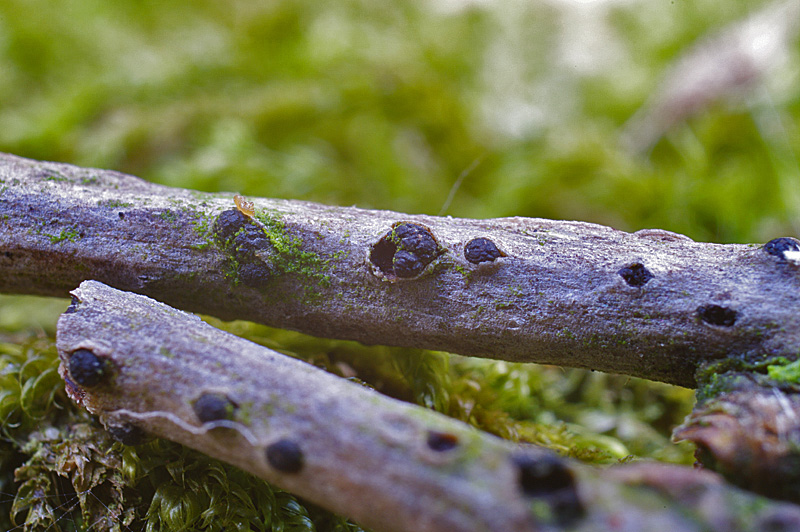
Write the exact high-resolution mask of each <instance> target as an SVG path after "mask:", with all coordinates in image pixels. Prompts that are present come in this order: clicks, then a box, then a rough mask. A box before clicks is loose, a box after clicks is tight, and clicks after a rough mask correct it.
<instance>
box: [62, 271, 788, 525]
mask: <svg viewBox="0 0 800 532" xmlns="http://www.w3.org/2000/svg"><path fill="white" fill-rule="evenodd" d="M73 294H74V296H75V299H74V302H73V305H71V306H70V308H69V309H68V311H67V312H66V313H65V314H64V315H62V317H61V318H60V320H59V323H58V338H57V341H58V349H59V356H60V357H61V362H62V364H61V367H60V372H61V374H62V375H63V376H64V378H65V380H66V381H67V390H68V393H69V394H70V396H71V397H72V398H73V399H75V400H76V401H78V402H79V403H81V404H83V405H84V406H85V407H86V408H87V409H88V410H89V411H90V412H93V413H95V414H97V415H99V416H100V418H101V420H102V421H103V422H104V423H105V424H106V426H107V427H108V428H109V430H110V431H111V433H112V434H113V435H115V436H116V437H117V438H119V439H121V440H122V441H123V442H127V443H135V442H136V440H137V439H138V437H139V436H140V435H141V433H140V430H141V429H144V430H146V431H148V432H151V433H153V434H156V435H158V436H162V437H166V438H169V439H172V440H175V441H178V442H181V443H183V444H185V445H188V446H190V447H193V448H196V449H199V450H201V451H202V452H205V453H207V454H209V455H211V456H214V457H217V458H220V459H222V460H225V461H227V462H230V463H232V464H234V465H237V466H239V467H241V468H243V469H245V470H247V471H250V472H252V473H253V474H255V475H258V476H260V477H262V478H264V479H267V480H268V481H270V482H273V483H275V484H276V485H278V486H281V487H283V488H285V489H288V490H290V491H292V492H294V493H297V494H299V495H301V496H303V497H306V498H308V499H310V500H312V501H316V502H318V503H319V504H321V505H323V506H325V507H327V508H329V509H331V510H333V511H335V512H340V513H343V514H345V515H348V516H350V517H352V518H354V519H355V520H356V521H358V522H360V523H362V524H363V525H366V526H369V527H374V528H375V529H376V530H379V531H408V530H414V531H420V532H426V531H427V532H439V531H441V532H444V531H447V532H454V531H456V532H460V531H464V532H466V531H479V530H492V531H502V532H507V531H510V530H514V531H525V530H531V531H533V530H549V531H553V532H557V531H558V530H571V531H576V532H578V531H586V532H588V531H600V530H669V531H670V532H683V531H696V530H726V531H732V532H735V531H745V530H748V531H760V530H764V529H766V528H768V527H771V528H770V529H780V530H791V529H796V528H797V527H800V508H798V507H796V506H793V505H789V504H782V503H775V502H771V501H768V500H765V499H761V498H759V497H756V496H753V495H749V494H747V493H745V492H742V491H739V490H738V489H735V488H730V487H728V486H726V485H725V484H723V483H722V482H720V479H719V477H717V476H716V475H714V474H712V473H708V472H704V471H697V470H691V469H686V468H680V467H674V466H664V465H659V464H634V465H627V466H617V467H614V468H611V469H608V470H598V469H594V468H591V467H588V466H585V465H580V464H577V463H573V462H571V461H568V460H563V459H560V458H558V457H556V456H554V455H552V454H550V453H548V452H545V451H541V450H538V449H534V448H521V447H518V446H515V445H512V444H510V443H509V442H505V441H503V440H500V439H498V438H495V437H493V436H489V435H487V434H484V433H481V432H478V431H476V430H474V429H472V428H470V427H468V426H467V425H465V424H463V423H460V422H457V421H455V420H452V419H450V418H447V417H446V416H443V415H440V414H437V413H435V412H433V411H430V410H426V409H423V408H421V407H416V406H412V405H409V404H406V403H402V402H399V401H397V400H394V399H389V398H387V397H384V396H382V395H380V394H378V393H376V392H374V391H371V390H369V389H367V388H365V387H363V386H361V385H358V384H355V383H351V382H347V381H345V380H343V379H340V378H337V377H335V376H333V375H331V374H328V373H325V372H324V371H322V370H320V369H318V368H315V367H313V366H311V365H309V364H306V363H304V362H301V361H299V360H295V359H291V358H289V357H286V356H284V355H281V354H279V353H276V352H274V351H270V350H269V349H266V348H263V347H261V346H257V345H255V344H253V343H251V342H248V341H246V340H243V339H241V338H237V337H235V336H232V335H230V334H228V333H224V332H222V331H220V330H218V329H214V328H213V327H211V326H209V325H208V324H206V323H204V322H202V321H200V320H199V319H197V318H196V317H194V316H191V315H189V314H186V313H184V312H181V311H178V310H175V309H172V308H170V307H168V306H166V305H164V304H161V303H158V302H156V301H153V300H151V299H149V298H146V297H142V296H138V295H134V294H129V293H124V292H120V291H118V290H115V289H112V288H109V287H107V286H105V285H103V284H101V283H97V282H92V281H89V282H85V283H83V284H82V285H81V286H80V288H78V289H77V290H75V291H74V292H73ZM631 493H635V496H633V497H631ZM721 501H724V504H721Z"/></svg>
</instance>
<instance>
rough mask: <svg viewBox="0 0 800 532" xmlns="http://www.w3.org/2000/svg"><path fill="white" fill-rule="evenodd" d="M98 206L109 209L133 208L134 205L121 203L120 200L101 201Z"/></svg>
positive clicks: (127, 202) (125, 202)
mask: <svg viewBox="0 0 800 532" xmlns="http://www.w3.org/2000/svg"><path fill="white" fill-rule="evenodd" d="M97 205H98V206H100V207H108V208H109V209H120V208H127V207H133V203H131V202H129V201H119V200H99V201H98V202H97Z"/></svg>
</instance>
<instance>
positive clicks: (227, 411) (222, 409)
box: [192, 393, 236, 423]
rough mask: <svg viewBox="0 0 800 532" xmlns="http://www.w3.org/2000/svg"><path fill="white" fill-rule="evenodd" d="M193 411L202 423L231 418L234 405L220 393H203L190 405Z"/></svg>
mask: <svg viewBox="0 0 800 532" xmlns="http://www.w3.org/2000/svg"><path fill="white" fill-rule="evenodd" d="M192 408H193V409H194V413H195V415H196V416H197V419H199V420H200V421H201V422H203V423H209V422H211V421H220V420H223V419H231V418H232V417H233V413H234V411H235V410H236V405H234V404H233V402H232V401H231V400H230V399H228V398H227V397H225V396H224V395H221V394H216V393H204V394H203V395H201V396H200V397H199V398H198V399H197V400H196V401H195V402H194V405H192Z"/></svg>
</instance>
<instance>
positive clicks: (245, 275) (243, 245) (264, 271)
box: [214, 209, 274, 288]
mask: <svg viewBox="0 0 800 532" xmlns="http://www.w3.org/2000/svg"><path fill="white" fill-rule="evenodd" d="M214 234H215V236H216V239H217V242H218V243H219V245H220V247H222V249H224V250H225V251H226V252H227V253H228V254H229V255H230V258H231V260H230V269H231V270H234V271H236V274H237V275H236V278H237V279H238V280H239V281H241V282H242V283H244V284H245V285H246V286H250V287H253V288H264V287H265V286H266V285H267V284H268V283H269V281H270V280H271V279H272V277H273V274H274V271H273V269H272V268H270V266H269V265H268V264H267V263H266V262H264V261H263V260H262V259H261V258H259V257H258V256H257V255H256V253H257V252H259V251H274V250H273V248H272V243H271V242H270V240H269V238H268V237H267V235H266V234H265V233H264V231H263V230H262V228H261V227H259V226H258V225H256V224H255V223H254V222H253V221H252V220H251V219H250V218H249V217H248V216H246V215H244V214H242V213H241V212H240V211H239V210H237V209H228V210H226V211H222V212H221V213H220V215H219V216H217V220H216V222H214Z"/></svg>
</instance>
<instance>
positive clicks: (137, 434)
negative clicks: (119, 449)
mask: <svg viewBox="0 0 800 532" xmlns="http://www.w3.org/2000/svg"><path fill="white" fill-rule="evenodd" d="M106 431H108V433H109V434H110V435H111V437H112V438H114V439H115V440H117V441H118V442H120V443H121V444H123V445H139V444H141V443H144V441H145V439H146V438H147V433H146V432H145V431H143V430H142V429H140V428H139V427H137V426H136V425H132V424H130V423H126V424H124V425H114V426H110V427H106Z"/></svg>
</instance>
